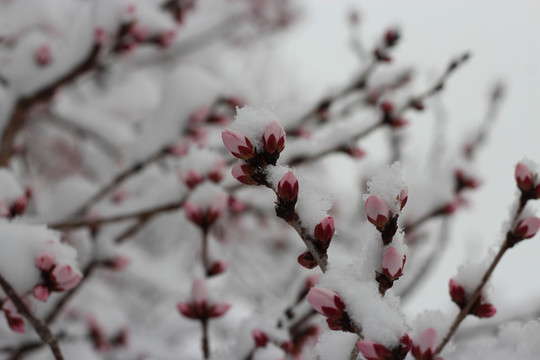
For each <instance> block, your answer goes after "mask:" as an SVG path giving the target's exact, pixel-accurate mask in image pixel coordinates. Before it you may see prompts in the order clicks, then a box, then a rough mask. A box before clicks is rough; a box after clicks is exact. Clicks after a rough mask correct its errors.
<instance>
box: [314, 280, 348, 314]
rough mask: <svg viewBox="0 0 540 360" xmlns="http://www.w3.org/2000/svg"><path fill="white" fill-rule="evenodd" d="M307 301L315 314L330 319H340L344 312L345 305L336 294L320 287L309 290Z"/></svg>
mask: <svg viewBox="0 0 540 360" xmlns="http://www.w3.org/2000/svg"><path fill="white" fill-rule="evenodd" d="M307 301H308V302H309V304H310V305H311V306H312V307H313V308H314V309H315V310H317V312H319V313H320V314H322V315H324V316H326V317H328V318H330V319H339V318H341V317H342V315H343V310H345V304H344V303H343V300H341V298H340V297H339V295H338V293H336V292H335V291H332V290H329V289H326V288H322V287H313V288H311V289H310V290H309V292H308V295H307Z"/></svg>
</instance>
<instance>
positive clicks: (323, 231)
mask: <svg viewBox="0 0 540 360" xmlns="http://www.w3.org/2000/svg"><path fill="white" fill-rule="evenodd" d="M334 231H335V226H334V219H333V218H332V217H331V216H328V217H326V218H324V219H323V220H322V221H321V222H320V223H318V224H317V226H315V231H314V233H313V236H314V237H315V239H317V240H320V241H322V242H323V243H326V242H328V241H330V239H332V237H333V236H334Z"/></svg>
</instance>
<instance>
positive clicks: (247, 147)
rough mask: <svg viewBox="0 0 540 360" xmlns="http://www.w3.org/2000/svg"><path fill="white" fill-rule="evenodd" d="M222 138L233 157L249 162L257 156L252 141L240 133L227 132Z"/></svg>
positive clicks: (224, 132)
mask: <svg viewBox="0 0 540 360" xmlns="http://www.w3.org/2000/svg"><path fill="white" fill-rule="evenodd" d="M221 138H222V140H223V144H224V145H225V147H226V148H227V149H228V150H229V151H230V152H231V153H232V154H233V156H235V157H237V158H239V159H241V160H248V159H251V158H252V157H254V156H255V149H254V148H253V145H251V141H249V139H248V138H247V137H245V136H244V135H243V134H242V133H240V132H238V131H232V130H225V131H223V132H222V133H221Z"/></svg>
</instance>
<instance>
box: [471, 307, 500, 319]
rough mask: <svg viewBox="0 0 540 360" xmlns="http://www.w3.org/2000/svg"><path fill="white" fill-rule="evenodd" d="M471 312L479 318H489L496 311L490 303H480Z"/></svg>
mask: <svg viewBox="0 0 540 360" xmlns="http://www.w3.org/2000/svg"><path fill="white" fill-rule="evenodd" d="M472 313H473V314H474V315H476V316H478V317H479V318H490V317H492V316H493V315H495V314H496V313H497V309H496V308H495V306H493V305H492V304H480V305H478V306H476V307H475V308H474V309H473V311H472Z"/></svg>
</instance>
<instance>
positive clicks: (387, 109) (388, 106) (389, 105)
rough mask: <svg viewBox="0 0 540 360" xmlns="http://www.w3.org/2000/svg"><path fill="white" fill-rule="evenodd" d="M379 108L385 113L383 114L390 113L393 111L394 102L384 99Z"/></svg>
mask: <svg viewBox="0 0 540 360" xmlns="http://www.w3.org/2000/svg"><path fill="white" fill-rule="evenodd" d="M381 110H382V111H383V112H384V113H385V114H391V113H392V112H393V111H394V103H393V102H391V101H389V100H385V101H383V102H382V103H381Z"/></svg>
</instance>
